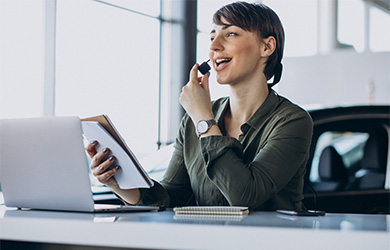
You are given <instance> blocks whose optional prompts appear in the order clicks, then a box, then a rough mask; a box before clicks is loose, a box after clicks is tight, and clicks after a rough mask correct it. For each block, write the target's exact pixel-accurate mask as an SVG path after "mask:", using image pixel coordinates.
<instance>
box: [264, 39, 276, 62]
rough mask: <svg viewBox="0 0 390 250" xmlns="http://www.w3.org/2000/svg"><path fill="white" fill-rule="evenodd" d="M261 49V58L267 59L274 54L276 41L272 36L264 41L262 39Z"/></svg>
mask: <svg viewBox="0 0 390 250" xmlns="http://www.w3.org/2000/svg"><path fill="white" fill-rule="evenodd" d="M263 45H264V46H263V48H262V51H261V56H263V57H269V56H270V55H272V53H274V51H275V49H276V39H275V37H273V36H269V37H267V38H265V39H263Z"/></svg>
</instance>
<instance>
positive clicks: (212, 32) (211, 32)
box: [210, 24, 234, 34]
mask: <svg viewBox="0 0 390 250" xmlns="http://www.w3.org/2000/svg"><path fill="white" fill-rule="evenodd" d="M230 26H234V25H233V24H224V25H223V27H222V29H223V30H225V29H227V28H229V27H230ZM214 33H215V29H213V30H211V31H210V34H214Z"/></svg>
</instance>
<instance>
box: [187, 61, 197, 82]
mask: <svg viewBox="0 0 390 250" xmlns="http://www.w3.org/2000/svg"><path fill="white" fill-rule="evenodd" d="M198 67H199V65H198V64H197V63H196V64H195V65H194V66H192V69H191V71H190V79H189V80H190V82H191V81H195V80H196V79H198Z"/></svg>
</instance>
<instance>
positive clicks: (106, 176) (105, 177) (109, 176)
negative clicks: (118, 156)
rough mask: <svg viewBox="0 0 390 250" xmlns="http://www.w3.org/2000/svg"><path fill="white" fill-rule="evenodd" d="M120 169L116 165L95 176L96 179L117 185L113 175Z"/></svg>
mask: <svg viewBox="0 0 390 250" xmlns="http://www.w3.org/2000/svg"><path fill="white" fill-rule="evenodd" d="M119 171H120V167H119V166H116V167H115V168H113V169H111V170H108V171H106V172H104V173H102V174H100V175H97V176H96V179H97V180H98V181H99V182H101V183H103V184H106V185H111V184H112V183H115V185H118V184H117V183H116V180H115V178H113V176H114V175H115V174H116V173H118V172H119Z"/></svg>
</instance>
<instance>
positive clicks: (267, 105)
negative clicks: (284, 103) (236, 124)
mask: <svg viewBox="0 0 390 250" xmlns="http://www.w3.org/2000/svg"><path fill="white" fill-rule="evenodd" d="M229 100H230V99H229V97H226V98H224V99H223V100H222V103H221V105H220V108H219V109H218V110H217V112H216V114H215V120H216V121H217V123H218V124H219V125H223V124H224V122H225V121H224V120H223V118H224V117H225V114H226V111H227V110H228V109H229V103H230V101H229ZM279 102H280V96H279V94H278V93H277V92H275V91H274V90H273V89H270V91H269V94H268V97H267V98H266V99H265V101H264V103H263V104H262V105H261V106H260V107H259V108H258V109H257V110H256V112H255V113H254V114H253V115H252V116H251V117H250V118H249V120H248V121H247V122H246V123H245V124H243V125H242V126H241V130H245V131H243V132H244V133H245V132H246V131H247V130H248V129H249V128H246V127H248V126H249V127H252V128H254V129H257V128H259V127H260V126H261V125H262V124H263V123H264V121H265V120H266V119H267V118H268V116H269V115H270V114H272V112H274V111H275V109H276V108H277V107H278V105H279Z"/></svg>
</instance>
